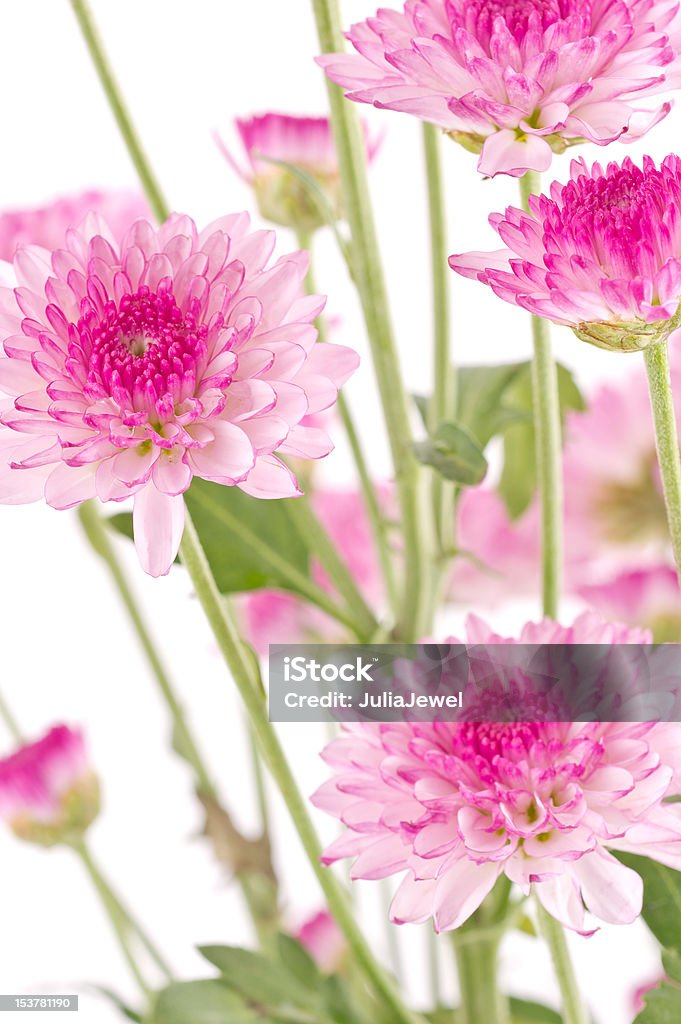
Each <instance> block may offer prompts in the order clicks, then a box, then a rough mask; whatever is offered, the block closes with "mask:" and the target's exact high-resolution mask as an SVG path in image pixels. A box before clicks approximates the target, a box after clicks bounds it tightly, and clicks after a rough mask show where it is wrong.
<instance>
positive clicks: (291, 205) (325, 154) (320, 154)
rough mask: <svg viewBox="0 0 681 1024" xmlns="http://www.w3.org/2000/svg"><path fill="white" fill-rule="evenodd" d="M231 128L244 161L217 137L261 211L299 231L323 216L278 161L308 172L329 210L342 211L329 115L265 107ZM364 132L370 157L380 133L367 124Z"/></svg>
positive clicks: (318, 222)
mask: <svg viewBox="0 0 681 1024" xmlns="http://www.w3.org/2000/svg"><path fill="white" fill-rule="evenodd" d="M236 128H237V131H238V133H239V137H240V140H241V144H242V146H243V149H244V152H245V155H246V159H247V161H248V165H247V166H246V167H243V168H242V167H241V166H240V162H239V160H237V159H235V158H234V157H233V156H232V154H231V153H230V152H229V150H228V149H227V147H226V146H225V145H224V143H223V142H222V141H221V140H220V139H218V143H219V145H220V148H221V150H222V152H223V154H224V156H225V157H226V158H227V160H228V161H229V163H230V164H231V166H232V167H233V168H234V169H235V171H236V172H237V174H239V176H240V177H242V178H243V179H244V180H245V181H247V182H248V184H249V185H250V186H251V187H252V188H253V190H254V192H255V195H256V199H257V201H258V208H259V210H260V213H261V214H262V216H263V217H265V218H266V219H267V220H270V221H272V222H273V223H274V224H283V225H284V226H286V227H293V228H296V229H297V230H299V231H314V230H316V229H317V228H319V227H321V226H322V225H323V224H324V222H325V221H324V216H323V215H322V213H321V211H320V209H319V205H318V203H316V202H315V200H314V197H313V196H311V195H310V191H309V186H307V185H306V183H305V182H304V181H303V180H301V178H300V177H299V176H297V175H296V174H295V173H293V172H292V171H291V170H290V169H289V168H287V167H283V166H282V165H281V163H282V162H283V163H284V164H293V165H295V166H296V167H297V168H299V169H300V170H301V171H303V172H305V174H307V175H309V176H310V177H311V178H312V179H313V180H314V182H315V184H316V185H317V186H318V187H319V188H320V189H321V190H322V192H323V194H324V196H325V198H326V200H327V202H328V203H329V204H330V206H331V209H332V211H333V212H334V214H335V215H336V216H337V217H340V216H341V215H342V208H341V207H342V197H341V185H340V171H339V168H338V157H337V155H336V146H335V142H334V139H333V133H332V131H331V125H330V122H329V119H328V118H326V117H299V116H294V115H291V114H272V113H269V114H260V115H256V116H254V117H250V118H247V119H246V118H244V119H241V118H237V120H236ZM364 136H365V143H366V149H367V157H368V159H369V160H373V158H374V156H375V155H376V151H377V149H378V147H379V145H380V139H371V138H370V137H369V134H368V132H367V130H366V128H365V129H364ZM277 161H280V163H277Z"/></svg>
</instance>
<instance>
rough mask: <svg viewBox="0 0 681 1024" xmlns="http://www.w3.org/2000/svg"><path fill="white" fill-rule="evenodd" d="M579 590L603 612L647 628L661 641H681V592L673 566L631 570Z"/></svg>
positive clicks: (607, 615) (598, 610) (594, 606)
mask: <svg viewBox="0 0 681 1024" xmlns="http://www.w3.org/2000/svg"><path fill="white" fill-rule="evenodd" d="M579 593H580V595H581V596H582V597H583V598H584V600H585V601H587V602H588V604H590V605H591V607H592V608H595V609H596V611H597V612H599V613H600V614H601V615H604V616H606V617H608V618H617V619H620V620H621V621H622V622H628V623H630V624H631V625H633V624H634V623H638V624H639V625H641V626H645V627H647V628H648V629H650V630H651V631H652V634H653V637H654V638H655V640H656V641H657V642H658V643H679V642H681V591H680V590H679V583H678V577H677V574H676V570H675V569H673V568H672V567H671V566H668V565H658V566H655V567H653V568H647V569H632V570H630V571H629V572H623V573H620V574H619V575H617V576H615V577H614V578H613V579H611V580H607V581H606V582H603V583H592V584H584V585H583V586H582V587H580V588H579Z"/></svg>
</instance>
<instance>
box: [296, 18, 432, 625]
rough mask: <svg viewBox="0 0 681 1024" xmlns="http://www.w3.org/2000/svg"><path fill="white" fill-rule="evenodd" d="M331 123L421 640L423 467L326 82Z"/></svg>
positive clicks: (370, 241)
mask: <svg viewBox="0 0 681 1024" xmlns="http://www.w3.org/2000/svg"><path fill="white" fill-rule="evenodd" d="M312 6H313V10H314V15H315V19H316V23H317V31H318V35H319V42H320V45H321V49H322V51H323V52H324V53H331V52H338V51H340V50H342V49H343V34H342V31H341V25H340V17H339V12H338V3H337V0H312ZM327 89H328V94H329V103H330V108H331V122H332V127H333V132H334V138H335V142H336V151H337V153H338V161H339V166H340V171H341V182H342V187H343V205H344V210H345V216H346V218H347V221H348V224H349V226H350V232H351V238H352V244H351V256H352V266H351V270H352V276H353V279H354V281H355V283H356V285H357V289H358V292H359V297H360V302H361V305H362V310H363V313H364V319H365V322H366V326H367V333H368V336H369V343H370V346H371V352H372V357H373V362H374V369H375V372H376V379H377V381H378V387H379V391H380V395H381V402H382V405H383V412H384V417H385V423H386V428H387V432H388V438H389V441H390V448H391V453H392V460H393V464H394V468H395V480H396V486H397V496H398V500H399V504H400V511H401V521H402V531H403V537H404V561H405V574H404V575H405V578H404V583H403V591H402V603H401V608H400V616H399V621H398V628H397V634H398V635H399V636H400V638H401V639H403V640H410V639H412V638H418V637H419V636H420V635H422V633H421V631H422V629H423V628H424V614H425V609H424V603H425V602H426V600H427V593H426V587H424V586H423V579H424V574H425V575H426V577H427V564H426V561H427V556H426V547H427V545H426V541H425V535H424V530H425V526H426V523H425V522H424V519H423V517H422V515H421V510H420V501H419V483H420V478H421V473H420V467H419V465H418V463H417V461H416V458H415V456H414V451H413V444H412V435H411V428H410V423H409V403H408V399H407V394H406V390H405V387H404V382H403V380H402V375H401V371H400V363H399V358H398V353H397V348H396V345H395V339H394V336H393V331H392V326H391V321H390V313H389V309H388V298H387V294H386V288H385V282H384V279H383V270H382V267H381V260H380V255H379V250H378V242H377V238H376V229H375V225H374V218H373V213H372V209H371V200H370V196H369V185H368V177H367V168H366V154H365V145H364V138H363V134H362V129H361V125H360V120H359V116H358V113H357V110H356V104H354V103H347V102H346V101H345V99H344V98H343V93H342V91H341V90H340V89H339V87H338V86H336V85H333V84H332V83H331V82H329V81H328V80H327Z"/></svg>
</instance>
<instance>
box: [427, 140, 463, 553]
mask: <svg viewBox="0 0 681 1024" xmlns="http://www.w3.org/2000/svg"><path fill="white" fill-rule="evenodd" d="M439 134H440V131H439V129H438V128H436V127H435V125H432V124H424V125H423V153H424V159H425V165H426V179H427V183H428V215H429V224H430V262H431V275H432V282H433V396H432V399H431V402H430V405H429V408H428V429H429V431H430V432H431V433H432V432H434V431H435V430H436V429H437V427H438V426H439V424H440V423H443V422H445V421H446V420H447V419H451V418H453V417H454V412H455V404H456V367H455V365H454V364H453V362H452V359H451V352H450V335H451V325H450V310H449V273H450V272H449V268H448V266H447V255H448V246H447V234H446V227H445V225H446V210H445V197H444V186H443V180H442V161H441V156H440V140H439ZM432 493H433V512H434V516H435V529H436V535H437V538H438V541H439V546H440V554H441V556H442V557H446V556H447V554H449V555H450V556H451V552H452V551H453V548H454V503H455V486H454V484H451V483H447V482H446V481H444V480H443V479H442V477H441V476H440V475H439V474H438V473H433V487H432Z"/></svg>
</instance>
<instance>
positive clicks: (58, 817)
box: [9, 772, 101, 847]
mask: <svg viewBox="0 0 681 1024" xmlns="http://www.w3.org/2000/svg"><path fill="white" fill-rule="evenodd" d="M100 807H101V799H100V787H99V780H98V778H97V776H96V775H95V774H94V773H93V772H91V773H89V774H87V775H84V776H82V777H81V778H79V779H78V780H76V781H75V783H74V784H73V786H71V788H70V789H68V790H67V791H66V792H65V793H64V794H63V795H62V797H61V798H60V801H59V806H58V807H57V808H55V810H54V811H53V813H52V814H51V815H50V817H49V819H48V820H44V819H42V818H41V817H40V816H36V815H33V814H31V812H30V811H28V810H27V811H23V812H21V813H19V814H18V815H16V817H13V818H12V819H11V821H10V822H9V826H10V828H11V830H12V832H13V833H14V835H15V836H16V837H17V838H18V839H23V840H24V842H27V843H33V844H34V845H36V846H44V847H51V846H58V845H60V844H65V845H73V844H74V843H79V842H80V841H81V840H82V838H83V836H84V835H85V833H86V831H87V830H88V828H89V827H90V825H91V824H92V822H93V821H94V820H95V818H96V817H97V815H98V814H99V810H100Z"/></svg>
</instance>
